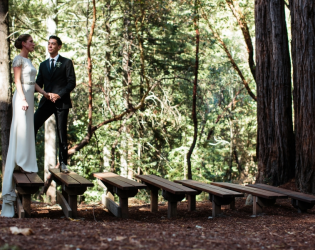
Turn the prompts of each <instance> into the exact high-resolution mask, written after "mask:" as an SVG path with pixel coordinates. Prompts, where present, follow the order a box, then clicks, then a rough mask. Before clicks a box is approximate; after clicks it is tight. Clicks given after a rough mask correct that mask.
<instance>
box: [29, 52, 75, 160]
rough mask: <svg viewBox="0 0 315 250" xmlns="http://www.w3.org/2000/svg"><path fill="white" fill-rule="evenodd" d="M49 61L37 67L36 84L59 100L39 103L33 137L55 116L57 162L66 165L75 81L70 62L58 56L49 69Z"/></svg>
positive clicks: (43, 100) (43, 98)
mask: <svg viewBox="0 0 315 250" xmlns="http://www.w3.org/2000/svg"><path fill="white" fill-rule="evenodd" d="M50 67H51V65H50V61H49V59H47V60H46V61H44V62H42V63H41V64H40V66H39V71H38V75H37V79H36V83H37V84H38V85H39V86H40V87H41V88H43V87H44V90H45V91H46V92H47V93H54V94H58V95H59V96H60V97H61V98H60V99H58V100H57V101H56V102H55V103H53V102H52V101H50V100H47V99H46V98H45V97H42V99H41V100H40V102H39V106H38V109H37V110H36V112H35V115H34V128H35V136H36V134H37V131H38V129H39V128H40V127H41V126H42V125H43V124H44V122H45V121H46V120H47V119H48V118H49V117H50V116H51V115H52V114H55V117H56V123H57V132H58V137H59V162H60V163H61V162H63V163H65V164H66V165H67V158H68V144H67V120H68V113H69V108H72V105H71V99H70V92H71V91H72V90H73V89H74V88H75V86H76V79H75V73H74V68H73V64H72V61H71V60H69V59H67V58H64V57H62V56H61V55H59V57H58V59H57V62H56V63H55V68H54V69H53V70H51V69H50Z"/></svg>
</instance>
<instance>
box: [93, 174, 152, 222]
mask: <svg viewBox="0 0 315 250" xmlns="http://www.w3.org/2000/svg"><path fill="white" fill-rule="evenodd" d="M93 175H94V177H96V178H97V179H99V180H100V181H101V182H102V183H103V184H104V185H105V186H106V188H107V191H108V192H110V193H111V194H112V195H110V194H109V193H107V196H106V197H105V206H106V207H107V209H108V210H109V211H111V212H112V213H113V214H114V215H115V216H116V217H121V218H128V198H130V197H134V196H135V195H136V194H137V193H138V190H139V189H144V188H147V186H146V185H144V184H142V183H139V182H136V181H133V180H130V179H127V178H125V177H122V176H119V175H117V174H114V173H111V172H104V173H94V174H93ZM115 194H116V195H117V196H118V197H119V206H118V205H117V204H116V203H115V201H114V195H115Z"/></svg>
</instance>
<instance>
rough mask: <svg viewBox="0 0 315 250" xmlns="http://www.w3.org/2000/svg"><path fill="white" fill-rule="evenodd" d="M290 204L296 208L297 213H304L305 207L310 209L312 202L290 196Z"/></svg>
mask: <svg viewBox="0 0 315 250" xmlns="http://www.w3.org/2000/svg"><path fill="white" fill-rule="evenodd" d="M291 204H292V206H293V207H294V208H296V209H297V210H298V213H306V212H307V209H312V208H313V206H314V204H313V203H308V202H305V201H300V200H296V199H293V198H291Z"/></svg>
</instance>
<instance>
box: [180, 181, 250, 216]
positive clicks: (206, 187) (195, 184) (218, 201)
mask: <svg viewBox="0 0 315 250" xmlns="http://www.w3.org/2000/svg"><path fill="white" fill-rule="evenodd" d="M174 182H176V183H180V184H182V185H184V186H186V187H189V188H192V189H195V190H198V191H199V192H202V191H203V192H206V193H209V200H210V201H211V202H212V217H215V216H217V215H219V214H220V213H221V206H222V205H229V207H230V208H231V209H235V197H244V194H242V193H238V192H235V191H232V190H228V189H224V188H220V187H217V186H213V185H210V184H206V183H202V182H199V181H194V180H176V181H174ZM190 197H191V198H190V199H188V210H189V211H193V210H196V195H190Z"/></svg>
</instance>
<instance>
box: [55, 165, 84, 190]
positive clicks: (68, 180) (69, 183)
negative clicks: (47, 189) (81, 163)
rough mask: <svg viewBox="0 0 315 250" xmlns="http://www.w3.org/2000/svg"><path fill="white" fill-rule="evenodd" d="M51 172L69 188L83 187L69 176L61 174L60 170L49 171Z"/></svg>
mask: <svg viewBox="0 0 315 250" xmlns="http://www.w3.org/2000/svg"><path fill="white" fill-rule="evenodd" d="M49 172H51V173H52V174H53V176H54V177H55V178H57V179H58V180H59V181H60V182H62V183H63V184H65V185H66V186H67V187H81V183H80V182H78V181H77V180H75V179H73V178H72V177H71V176H70V175H69V174H66V173H62V172H60V169H58V168H55V169H49Z"/></svg>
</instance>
